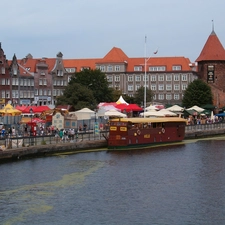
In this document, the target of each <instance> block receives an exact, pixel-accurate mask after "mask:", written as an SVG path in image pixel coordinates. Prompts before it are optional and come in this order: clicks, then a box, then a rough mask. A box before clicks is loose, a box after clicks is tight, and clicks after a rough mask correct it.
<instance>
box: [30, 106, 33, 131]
mask: <svg viewBox="0 0 225 225" xmlns="http://www.w3.org/2000/svg"><path fill="white" fill-rule="evenodd" d="M32 118H33V109H32V108H30V135H31V134H32Z"/></svg>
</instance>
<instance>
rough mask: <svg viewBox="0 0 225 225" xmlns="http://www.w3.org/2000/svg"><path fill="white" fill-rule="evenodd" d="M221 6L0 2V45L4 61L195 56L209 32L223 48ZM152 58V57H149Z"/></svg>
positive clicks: (168, 0)
mask: <svg viewBox="0 0 225 225" xmlns="http://www.w3.org/2000/svg"><path fill="white" fill-rule="evenodd" d="M224 11H225V1H224V0H214V1H212V0H133V1H131V0H63V1H62V0H38V1H33V0H11V1H8V0H7V1H6V0H2V1H1V13H0V21H1V26H0V42H1V43H2V48H3V50H4V52H5V55H6V57H7V58H8V59H12V57H13V54H14V53H15V54H16V56H17V58H19V59H20V58H23V57H25V56H26V55H27V54H28V53H31V54H32V55H33V57H34V58H39V57H48V58H53V57H55V56H56V54H57V53H58V52H59V51H61V52H62V53H63V58H65V59H68V58H102V57H104V56H105V55H106V54H107V53H108V52H109V51H110V50H111V48H113V47H118V48H121V49H122V50H123V51H124V52H125V53H126V54H127V56H128V57H143V56H144V55H145V36H147V43H146V46H147V48H146V49H147V55H148V56H153V52H154V51H156V50H157V49H158V54H157V56H184V57H187V58H189V59H190V60H191V61H192V62H194V61H195V59H197V57H198V56H199V54H200V52H201V50H202V48H203V46H204V44H205V42H206V40H207V38H208V36H209V35H210V33H211V31H212V20H213V21H214V30H215V32H216V34H217V36H218V38H219V39H220V41H221V43H222V45H223V46H225V16H224ZM154 56H155V55H154Z"/></svg>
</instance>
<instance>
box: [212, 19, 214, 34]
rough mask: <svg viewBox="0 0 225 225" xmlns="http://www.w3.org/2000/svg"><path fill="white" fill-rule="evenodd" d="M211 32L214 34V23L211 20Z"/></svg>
mask: <svg viewBox="0 0 225 225" xmlns="http://www.w3.org/2000/svg"><path fill="white" fill-rule="evenodd" d="M212 32H214V22H213V20H212Z"/></svg>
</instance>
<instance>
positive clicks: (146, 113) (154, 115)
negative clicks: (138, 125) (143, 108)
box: [140, 110, 165, 117]
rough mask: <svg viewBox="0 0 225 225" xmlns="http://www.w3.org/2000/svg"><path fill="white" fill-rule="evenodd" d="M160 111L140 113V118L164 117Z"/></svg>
mask: <svg viewBox="0 0 225 225" xmlns="http://www.w3.org/2000/svg"><path fill="white" fill-rule="evenodd" d="M160 111H161V110H160ZM160 111H156V110H155V111H154V110H151V111H147V112H143V113H140V116H145V117H164V116H165V115H164V114H163V113H161V112H160Z"/></svg>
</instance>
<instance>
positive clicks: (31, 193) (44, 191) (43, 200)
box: [0, 161, 104, 225]
mask: <svg viewBox="0 0 225 225" xmlns="http://www.w3.org/2000/svg"><path fill="white" fill-rule="evenodd" d="M103 165H104V162H99V161H94V163H93V162H92V163H89V165H88V164H86V166H89V167H90V168H88V169H87V170H85V171H82V172H75V173H71V174H65V175H63V177H62V179H60V180H57V181H51V182H46V183H39V184H33V185H24V186H21V187H19V188H17V189H13V190H7V191H1V192H0V200H1V202H4V201H5V202H6V204H7V203H9V202H10V203H11V202H13V204H15V207H16V210H15V211H20V212H19V214H17V215H16V216H13V215H12V217H11V218H10V219H8V220H7V221H5V222H3V224H4V225H13V224H17V223H18V222H22V221H26V217H28V216H32V215H35V214H40V213H46V212H47V211H49V210H52V209H53V206H51V205H48V204H47V201H48V199H49V198H50V197H51V196H53V195H54V194H55V193H56V191H58V190H59V189H62V188H67V187H69V186H72V185H81V184H82V183H83V182H84V180H85V178H86V177H87V176H89V175H91V174H92V173H94V172H95V171H97V170H98V169H99V168H101V167H103ZM14 215H15V214H14Z"/></svg>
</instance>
